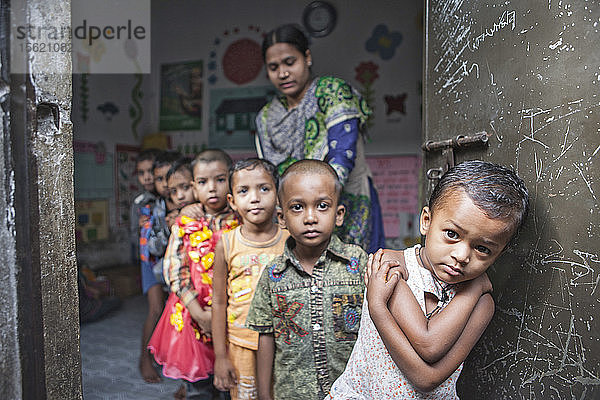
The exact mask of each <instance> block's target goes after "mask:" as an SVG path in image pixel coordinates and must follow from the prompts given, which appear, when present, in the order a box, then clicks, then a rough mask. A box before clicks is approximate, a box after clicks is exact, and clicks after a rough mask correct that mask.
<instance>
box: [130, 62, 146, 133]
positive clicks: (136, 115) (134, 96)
mask: <svg viewBox="0 0 600 400" xmlns="http://www.w3.org/2000/svg"><path fill="white" fill-rule="evenodd" d="M143 80H144V77H143V75H142V74H135V85H133V88H132V89H131V102H132V104H131V105H130V106H129V117H131V132H132V133H133V137H134V138H135V139H137V138H138V134H137V126H138V125H139V124H140V121H141V120H142V115H143V113H144V110H143V109H142V103H141V100H142V97H144V94H143V93H142V90H141V88H142V81H143Z"/></svg>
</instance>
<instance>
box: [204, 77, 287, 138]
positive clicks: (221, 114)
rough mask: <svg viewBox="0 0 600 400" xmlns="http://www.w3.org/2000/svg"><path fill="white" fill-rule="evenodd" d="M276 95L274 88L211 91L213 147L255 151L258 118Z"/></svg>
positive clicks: (211, 134) (211, 135) (210, 136)
mask: <svg viewBox="0 0 600 400" xmlns="http://www.w3.org/2000/svg"><path fill="white" fill-rule="evenodd" d="M274 94H275V91H274V89H273V87H272V86H265V87H251V88H232V89H213V90H211V92H210V115H211V120H210V135H209V147H222V148H227V149H250V148H253V147H254V135H255V133H256V124H255V119H256V114H258V111H259V110H260V109H261V108H262V107H263V106H264V105H265V104H266V103H267V101H268V100H269V99H270V98H271V97H272V96H273V95H274Z"/></svg>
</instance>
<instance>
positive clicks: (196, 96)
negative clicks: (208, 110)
mask: <svg viewBox="0 0 600 400" xmlns="http://www.w3.org/2000/svg"><path fill="white" fill-rule="evenodd" d="M202 74H203V66H202V61H188V62H180V63H174V64H163V65H161V68H160V123H159V125H160V129H161V130H165V131H172V130H201V129H202Z"/></svg>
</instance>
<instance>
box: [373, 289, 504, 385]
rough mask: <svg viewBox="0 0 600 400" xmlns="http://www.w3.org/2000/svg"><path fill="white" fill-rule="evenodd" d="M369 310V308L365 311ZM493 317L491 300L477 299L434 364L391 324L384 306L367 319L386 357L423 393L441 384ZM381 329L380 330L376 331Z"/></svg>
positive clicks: (391, 317) (489, 297)
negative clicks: (447, 348) (453, 340)
mask: <svg viewBox="0 0 600 400" xmlns="http://www.w3.org/2000/svg"><path fill="white" fill-rule="evenodd" d="M370 310H371V308H370V307H369V311H370ZM493 315H494V301H493V299H492V296H491V295H490V294H487V293H486V294H484V295H483V296H481V298H480V299H479V301H478V302H477V304H476V305H475V308H474V309H473V312H472V313H471V316H470V318H469V321H468V322H467V324H466V326H465V329H464V330H463V332H462V333H461V335H460V336H459V338H458V340H457V341H456V342H455V343H454V344H453V345H452V347H451V348H450V349H449V350H448V352H447V353H446V354H445V355H444V356H443V357H442V358H441V359H440V360H439V361H437V362H435V363H432V364H429V363H427V362H425V361H424V360H423V359H422V358H421V357H420V356H419V355H418V354H417V353H416V351H415V350H414V349H413V347H412V346H411V344H410V342H409V341H408V339H407V338H406V336H405V335H404V333H403V332H402V329H400V327H398V325H396V324H395V323H392V324H390V323H389V322H390V321H392V322H393V321H394V317H393V316H392V314H391V313H390V311H389V310H388V309H387V308H386V307H380V309H378V310H376V311H375V313H374V314H371V318H372V319H373V322H374V323H375V326H377V330H378V332H379V335H380V336H381V339H382V340H383V343H384V344H385V347H386V348H387V350H388V352H389V353H390V356H391V357H392V359H393V360H394V362H395V363H396V365H397V366H398V368H399V369H400V370H401V371H402V373H403V374H404V376H406V378H407V379H408V380H409V381H410V382H411V383H412V384H413V385H414V386H415V387H416V388H417V389H419V390H421V391H424V392H427V391H431V390H433V389H435V388H436V387H437V386H439V385H440V384H441V383H442V382H444V381H445V380H446V379H448V377H449V376H450V375H452V373H453V372H454V371H456V369H457V368H458V367H459V365H460V364H461V363H462V362H463V361H464V360H465V359H466V358H467V356H468V355H469V353H470V352H471V349H473V347H474V346H475V344H476V343H477V341H478V340H479V338H480V337H481V335H482V334H483V332H484V331H485V328H486V327H487V325H488V324H489V322H490V321H491V319H492V316H493ZM380 327H381V328H380Z"/></svg>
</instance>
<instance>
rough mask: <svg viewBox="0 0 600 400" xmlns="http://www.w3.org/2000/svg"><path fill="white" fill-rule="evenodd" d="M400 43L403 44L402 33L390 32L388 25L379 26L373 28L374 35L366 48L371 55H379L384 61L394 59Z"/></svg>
mask: <svg viewBox="0 0 600 400" xmlns="http://www.w3.org/2000/svg"><path fill="white" fill-rule="evenodd" d="M400 43H402V34H401V33H400V32H398V31H391V32H390V30H389V29H388V27H387V25H384V24H379V25H377V26H376V27H375V28H373V33H372V34H371V37H370V38H369V39H368V40H367V42H366V43H365V48H366V49H367V51H368V52H369V53H377V54H378V55H379V57H381V59H382V60H389V59H391V58H392V57H394V54H395V53H396V47H398V46H399V45H400Z"/></svg>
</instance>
